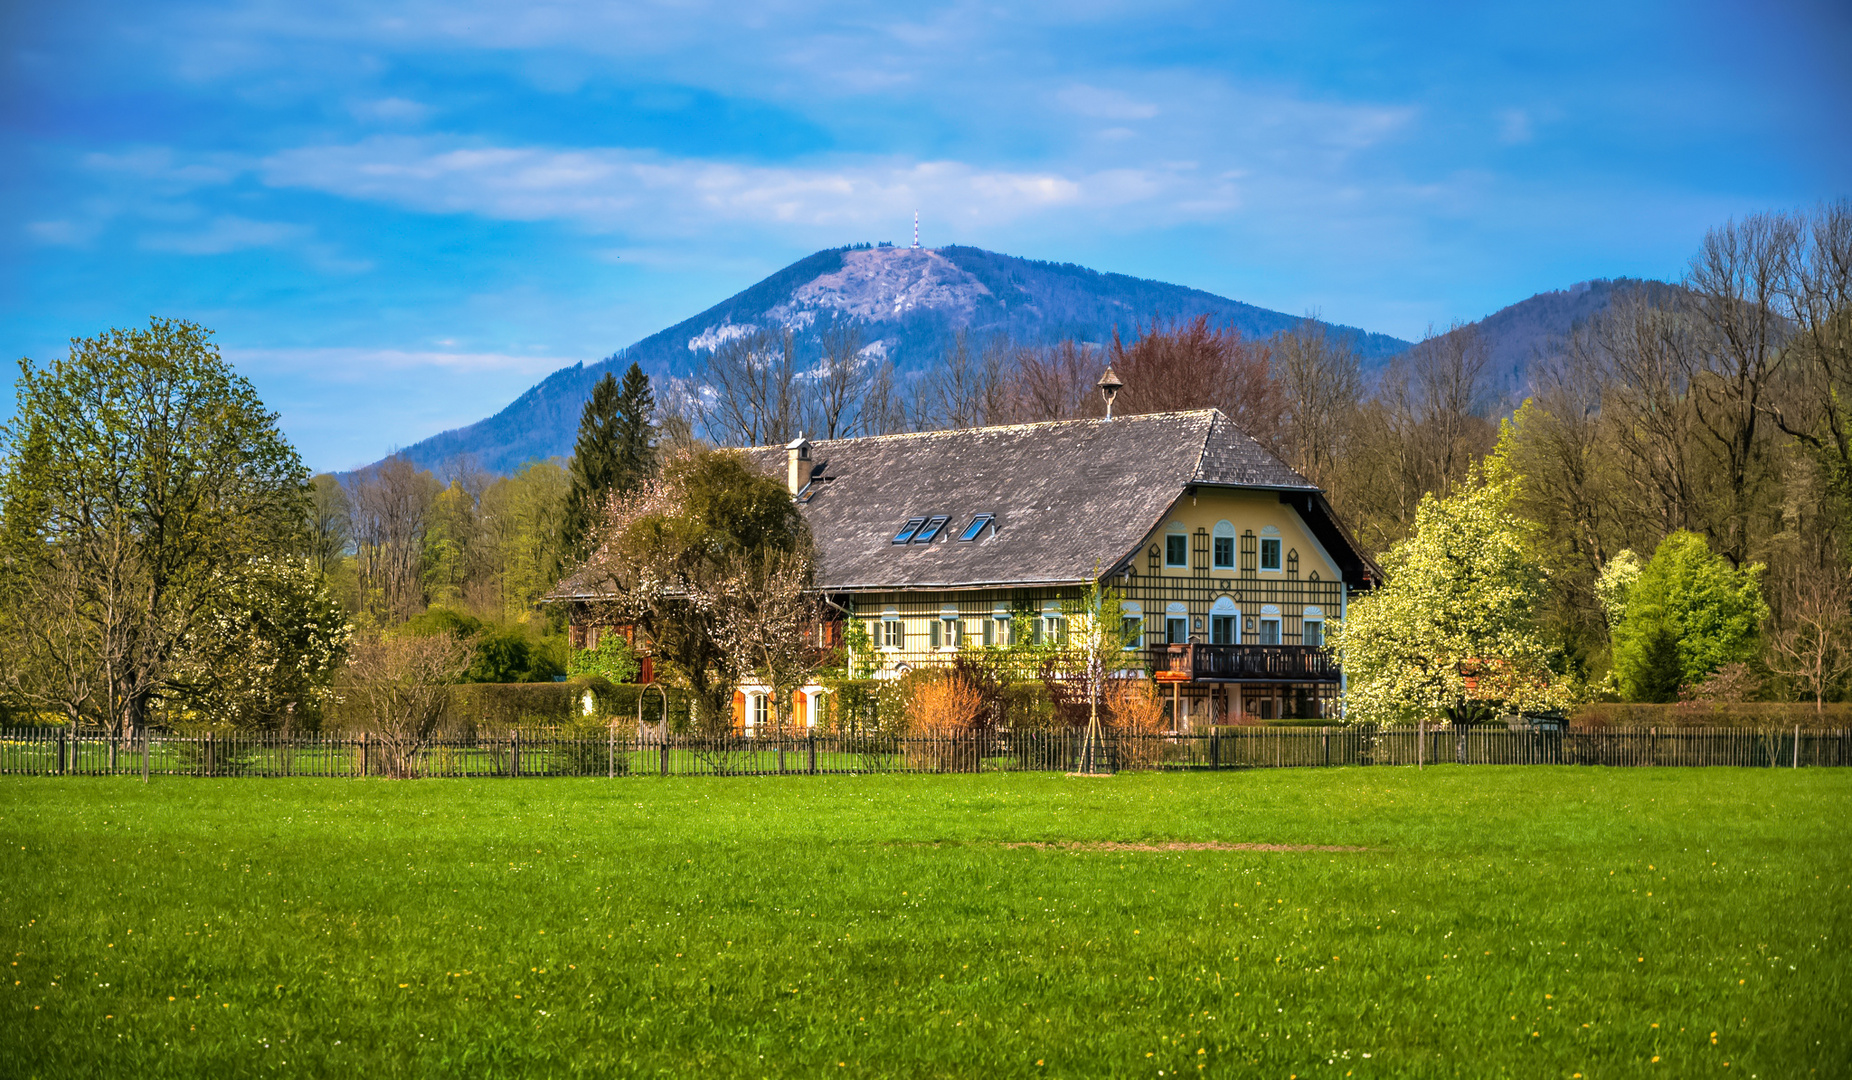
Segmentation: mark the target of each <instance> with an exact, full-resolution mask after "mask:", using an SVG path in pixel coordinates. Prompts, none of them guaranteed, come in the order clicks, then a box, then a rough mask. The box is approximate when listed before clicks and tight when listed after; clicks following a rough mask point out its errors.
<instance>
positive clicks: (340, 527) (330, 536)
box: [309, 473, 353, 574]
mask: <svg viewBox="0 0 1852 1080" xmlns="http://www.w3.org/2000/svg"><path fill="white" fill-rule="evenodd" d="M352 522H353V507H351V506H350V505H348V501H347V489H346V488H345V487H343V486H342V484H341V480H340V478H339V477H337V476H335V475H334V474H333V473H322V474H321V475H320V476H317V477H316V478H315V479H314V480H312V481H310V491H309V564H310V565H311V566H313V567H315V572H316V573H318V574H326V573H328V571H329V569H330V568H331V567H332V566H333V565H334V564H335V563H336V562H338V561H339V560H340V558H341V556H343V555H345V554H347V545H348V542H349V540H350V539H351V533H350V527H351V525H352Z"/></svg>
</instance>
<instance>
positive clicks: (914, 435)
mask: <svg viewBox="0 0 1852 1080" xmlns="http://www.w3.org/2000/svg"><path fill="white" fill-rule="evenodd" d="M1209 414H1216V415H1220V414H1221V410H1220V409H1217V408H1214V407H1213V406H1211V407H1209V408H1204V409H1176V410H1173V411H1171V412H1155V413H1133V414H1131V415H1130V416H1114V417H1104V416H1081V417H1074V418H1072V419H1068V420H1032V421H1030V422H1028V423H1024V424H990V425H987V426H984V427H968V428H936V429H934V430H932V431H901V432H895V433H893V434H891V435H856V436H852V437H850V438H846V439H819V440H812V442H811V445H812V446H820V445H822V444H824V443H850V442H859V443H872V442H885V441H898V440H901V439H927V438H933V437H936V436H946V435H977V434H982V433H985V432H998V431H1030V430H1034V429H1036V428H1054V427H1060V426H1061V425H1063V424H1106V423H1112V424H1119V423H1129V422H1137V421H1145V420H1162V419H1165V418H1168V417H1176V416H1208V415H1209ZM1211 426H1213V421H1211ZM721 449H725V450H783V449H785V444H784V443H764V444H761V445H758V446H729V447H722V448H721Z"/></svg>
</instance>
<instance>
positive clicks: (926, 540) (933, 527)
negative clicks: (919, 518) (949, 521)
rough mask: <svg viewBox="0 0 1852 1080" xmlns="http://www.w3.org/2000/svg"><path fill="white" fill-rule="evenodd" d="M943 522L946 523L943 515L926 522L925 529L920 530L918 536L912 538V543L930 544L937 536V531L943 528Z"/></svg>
mask: <svg viewBox="0 0 1852 1080" xmlns="http://www.w3.org/2000/svg"><path fill="white" fill-rule="evenodd" d="M945 522H946V517H945V515H944V514H939V515H938V516H936V517H933V518H931V519H929V520H928V521H927V522H926V526H925V528H922V529H921V530H920V531H919V534H918V535H916V536H915V537H914V538H913V542H914V543H916V544H930V543H932V542H933V540H934V539H935V538H936V537H937V536H938V535H939V530H940V529H943V528H945Z"/></svg>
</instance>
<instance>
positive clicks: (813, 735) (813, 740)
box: [810, 728, 817, 776]
mask: <svg viewBox="0 0 1852 1080" xmlns="http://www.w3.org/2000/svg"><path fill="white" fill-rule="evenodd" d="M810 775H812V776H815V775H817V732H816V730H815V729H814V728H813V729H812V730H811V732H810Z"/></svg>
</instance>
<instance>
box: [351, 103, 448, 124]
mask: <svg viewBox="0 0 1852 1080" xmlns="http://www.w3.org/2000/svg"><path fill="white" fill-rule="evenodd" d="M348 111H349V112H351V113H353V114H354V119H356V120H362V121H368V122H371V123H376V124H416V123H418V122H420V121H422V120H423V119H424V118H425V117H427V116H429V115H431V107H430V106H429V105H423V104H420V103H419V102H416V101H412V100H410V99H409V98H402V97H389V98H380V99H378V100H376V101H357V102H355V103H354V104H352V105H350V106H348Z"/></svg>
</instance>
